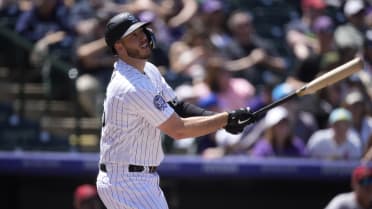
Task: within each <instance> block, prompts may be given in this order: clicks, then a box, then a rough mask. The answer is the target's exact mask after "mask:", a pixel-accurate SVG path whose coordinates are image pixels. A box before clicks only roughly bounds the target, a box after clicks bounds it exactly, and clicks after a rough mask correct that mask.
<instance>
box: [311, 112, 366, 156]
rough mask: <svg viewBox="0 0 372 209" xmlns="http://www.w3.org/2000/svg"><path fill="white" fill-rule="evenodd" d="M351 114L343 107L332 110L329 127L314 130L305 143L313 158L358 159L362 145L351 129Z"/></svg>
mask: <svg viewBox="0 0 372 209" xmlns="http://www.w3.org/2000/svg"><path fill="white" fill-rule="evenodd" d="M351 121H352V115H351V113H350V112H349V111H348V110H346V109H345V108H336V109H334V110H332V112H331V114H330V116H329V125H330V127H329V128H326V129H320V130H318V131H316V132H315V133H314V134H313V135H312V136H311V137H310V139H309V141H308V143H307V149H308V151H309V155H310V156H311V157H313V158H319V159H330V160H359V159H360V157H361V155H362V145H361V141H360V139H359V137H358V135H357V134H356V133H355V132H354V131H353V130H352V129H351Z"/></svg>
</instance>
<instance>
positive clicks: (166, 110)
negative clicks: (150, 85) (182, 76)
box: [127, 88, 174, 127]
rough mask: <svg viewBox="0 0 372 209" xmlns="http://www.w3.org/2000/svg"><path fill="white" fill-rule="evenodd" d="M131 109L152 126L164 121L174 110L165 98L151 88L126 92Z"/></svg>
mask: <svg viewBox="0 0 372 209" xmlns="http://www.w3.org/2000/svg"><path fill="white" fill-rule="evenodd" d="M127 99H128V100H129V101H128V102H130V103H131V107H132V108H133V109H132V111H133V112H136V113H137V114H138V115H140V116H141V117H143V118H144V119H145V120H146V121H148V122H149V123H150V124H152V125H153V126H154V127H157V126H159V125H160V124H162V123H163V122H164V121H166V120H167V119H168V118H169V117H170V116H171V115H172V114H173V112H174V110H173V108H172V107H170V106H169V105H168V104H167V102H166V101H165V99H164V98H163V97H162V96H161V95H159V94H157V93H156V91H153V90H152V89H146V88H138V89H136V91H133V92H131V93H129V94H127Z"/></svg>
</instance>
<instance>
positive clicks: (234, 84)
mask: <svg viewBox="0 0 372 209" xmlns="http://www.w3.org/2000/svg"><path fill="white" fill-rule="evenodd" d="M205 68H206V78H205V84H204V85H206V86H205V88H206V90H205V91H207V92H209V94H215V95H216V99H217V106H218V107H219V109H220V111H227V110H233V109H236V108H237V107H246V106H247V104H248V102H249V100H250V99H252V97H253V96H254V95H255V90H256V89H255V88H254V86H253V85H252V84H251V83H249V82H248V81H246V80H245V79H242V78H233V77H232V74H231V72H230V71H228V70H227V69H225V68H224V62H223V61H221V58H217V57H212V58H209V59H208V61H207V63H206V67H205ZM201 85H203V84H201ZM200 89H202V87H200ZM207 97H208V96H207Z"/></svg>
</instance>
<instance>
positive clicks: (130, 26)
mask: <svg viewBox="0 0 372 209" xmlns="http://www.w3.org/2000/svg"><path fill="white" fill-rule="evenodd" d="M150 23H151V22H145V21H140V20H139V19H138V18H137V17H135V16H134V15H132V14H131V13H128V12H123V13H120V14H117V15H115V16H114V17H112V18H111V19H110V20H109V21H108V23H107V25H106V32H105V41H106V44H107V45H108V46H109V47H111V48H113V46H114V44H115V42H116V41H117V40H119V39H121V38H124V37H126V36H128V35H129V34H131V33H132V32H133V31H135V30H137V29H138V28H140V27H143V26H147V25H149V24H150Z"/></svg>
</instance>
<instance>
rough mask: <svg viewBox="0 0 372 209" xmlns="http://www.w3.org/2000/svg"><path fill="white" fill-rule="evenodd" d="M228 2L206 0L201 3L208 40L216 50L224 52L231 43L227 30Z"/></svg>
mask: <svg viewBox="0 0 372 209" xmlns="http://www.w3.org/2000/svg"><path fill="white" fill-rule="evenodd" d="M226 6H227V2H226V1H225V2H223V1H220V0H204V1H202V3H201V6H200V7H201V11H200V13H201V20H202V22H203V26H204V27H205V29H206V32H207V34H208V39H209V41H210V43H211V44H212V45H213V48H214V49H216V50H223V49H225V48H226V47H227V45H228V44H230V42H231V37H230V35H229V34H228V33H227V28H226V17H227V13H226V9H225V8H226Z"/></svg>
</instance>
